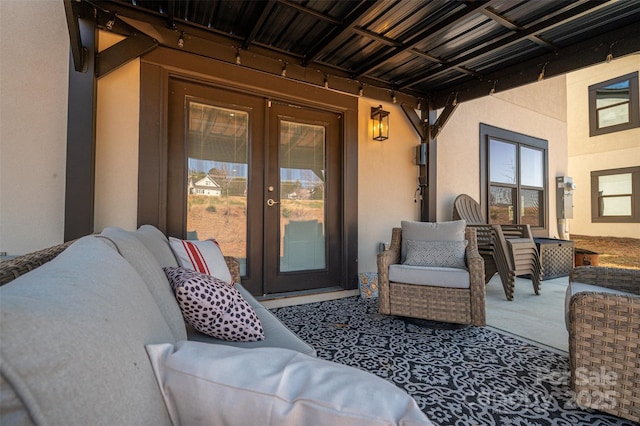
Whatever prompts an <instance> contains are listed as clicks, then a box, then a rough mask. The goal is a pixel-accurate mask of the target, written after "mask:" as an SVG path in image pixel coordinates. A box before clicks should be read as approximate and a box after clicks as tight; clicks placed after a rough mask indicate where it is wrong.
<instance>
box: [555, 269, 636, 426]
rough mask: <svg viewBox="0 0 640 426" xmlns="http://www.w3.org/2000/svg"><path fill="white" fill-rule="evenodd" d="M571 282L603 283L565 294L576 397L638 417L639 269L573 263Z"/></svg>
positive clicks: (587, 404) (602, 408) (606, 409)
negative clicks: (606, 290) (587, 289)
mask: <svg viewBox="0 0 640 426" xmlns="http://www.w3.org/2000/svg"><path fill="white" fill-rule="evenodd" d="M576 284H578V285H579V284H591V285H593V286H598V287H602V288H603V291H598V288H591V289H589V291H584V292H577V293H575V292H574V293H573V295H571V294H569V293H568V295H567V296H568V298H569V308H568V309H569V318H568V321H569V324H568V328H569V365H570V369H571V388H572V390H573V391H574V392H575V396H576V403H577V404H578V405H581V406H585V407H590V408H593V409H597V410H600V411H604V412H607V413H610V414H613V415H615V416H618V417H623V418H626V419H629V420H633V421H635V422H640V270H633V269H619V268H606V267H597V266H579V267H576V268H574V269H573V271H572V272H571V277H570V289H569V291H571V286H574V291H575V286H576ZM604 289H610V290H614V292H616V293H620V292H625V293H629V294H624V295H623V294H615V293H610V292H605V291H604Z"/></svg>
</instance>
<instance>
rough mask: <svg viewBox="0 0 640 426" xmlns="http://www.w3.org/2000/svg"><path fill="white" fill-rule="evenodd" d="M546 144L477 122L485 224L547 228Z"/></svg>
mask: <svg viewBox="0 0 640 426" xmlns="http://www.w3.org/2000/svg"><path fill="white" fill-rule="evenodd" d="M548 145H549V143H548V142H547V141H546V140H544V139H539V138H535V137H533V136H527V135H523V134H521V133H516V132H512V131H510V130H505V129H500V128H498V127H493V126H489V125H487V124H480V153H481V154H480V181H481V190H480V198H481V200H480V204H481V205H482V208H483V210H484V213H485V217H486V218H487V221H488V223H496V224H498V223H500V224H505V223H515V224H528V225H531V227H532V228H546V227H547V223H546V222H547V219H546V218H547V205H548V184H547V182H548V180H549V179H548Z"/></svg>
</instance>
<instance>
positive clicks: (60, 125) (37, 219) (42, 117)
mask: <svg viewBox="0 0 640 426" xmlns="http://www.w3.org/2000/svg"><path fill="white" fill-rule="evenodd" d="M36 22H37V24H35V23H36ZM0 58H1V59H0V251H2V252H7V253H8V254H22V253H27V252H31V251H34V250H37V249H40V248H44V247H47V246H51V245H54V244H57V243H61V242H62V240H63V238H64V234H63V227H64V191H65V168H66V144H67V94H68V81H69V36H68V32H67V23H66V19H65V15H64V6H63V3H62V1H55V2H54V1H33V0H32V1H21V0H2V1H0Z"/></svg>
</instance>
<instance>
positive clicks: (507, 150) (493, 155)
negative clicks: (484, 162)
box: [489, 139, 517, 185]
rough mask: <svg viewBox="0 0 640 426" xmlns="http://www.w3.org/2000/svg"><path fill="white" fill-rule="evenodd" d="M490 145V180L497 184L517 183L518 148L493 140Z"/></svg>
mask: <svg viewBox="0 0 640 426" xmlns="http://www.w3.org/2000/svg"><path fill="white" fill-rule="evenodd" d="M489 142H490V145H489V150H490V151H489V161H490V164H489V173H490V176H489V179H490V180H491V182H496V183H507V184H513V185H515V183H516V176H517V175H516V167H517V163H516V146H515V145H514V144H511V143H505V142H500V141H497V140H494V139H491V140H490V141H489Z"/></svg>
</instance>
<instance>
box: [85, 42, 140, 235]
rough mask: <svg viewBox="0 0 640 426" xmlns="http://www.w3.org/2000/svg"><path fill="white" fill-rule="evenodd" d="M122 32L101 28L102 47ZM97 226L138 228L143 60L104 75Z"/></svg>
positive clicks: (100, 102) (100, 94) (100, 101)
mask: <svg viewBox="0 0 640 426" xmlns="http://www.w3.org/2000/svg"><path fill="white" fill-rule="evenodd" d="M120 39H121V37H119V36H115V35H113V34H112V33H108V32H104V31H101V32H100V33H99V44H98V46H99V50H100V51H102V50H104V49H106V48H108V47H109V46H111V45H112V44H115V43H117V42H118V41H120ZM97 90H98V99H97V101H98V104H97V114H96V116H97V120H96V171H95V173H96V192H95V210H94V231H95V232H100V231H102V230H103V229H104V228H105V227H107V226H120V227H122V228H125V229H136V227H137V216H138V127H139V124H138V123H139V121H140V60H139V59H135V60H133V61H131V62H128V63H127V64H125V65H123V66H122V67H120V68H118V69H116V70H114V71H112V72H111V73H109V74H107V75H105V76H103V77H102V78H100V79H99V80H98V89H97Z"/></svg>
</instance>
